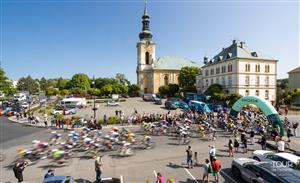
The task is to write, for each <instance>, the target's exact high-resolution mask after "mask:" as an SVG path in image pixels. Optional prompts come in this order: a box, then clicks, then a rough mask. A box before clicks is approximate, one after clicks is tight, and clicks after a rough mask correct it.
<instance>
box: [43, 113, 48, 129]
mask: <svg viewBox="0 0 300 183" xmlns="http://www.w3.org/2000/svg"><path fill="white" fill-rule="evenodd" d="M44 124H45V127H48V115H47V114H46V113H45V114H44Z"/></svg>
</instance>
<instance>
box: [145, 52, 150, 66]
mask: <svg viewBox="0 0 300 183" xmlns="http://www.w3.org/2000/svg"><path fill="white" fill-rule="evenodd" d="M145 58H146V64H150V55H149V52H146V53H145Z"/></svg>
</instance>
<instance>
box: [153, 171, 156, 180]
mask: <svg viewBox="0 0 300 183" xmlns="http://www.w3.org/2000/svg"><path fill="white" fill-rule="evenodd" d="M153 173H154V176H155V178H156V177H157V173H156V171H155V170H153Z"/></svg>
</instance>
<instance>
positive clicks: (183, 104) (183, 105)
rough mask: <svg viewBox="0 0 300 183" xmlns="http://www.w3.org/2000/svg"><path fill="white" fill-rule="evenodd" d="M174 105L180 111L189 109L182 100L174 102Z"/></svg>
mask: <svg viewBox="0 0 300 183" xmlns="http://www.w3.org/2000/svg"><path fill="white" fill-rule="evenodd" d="M175 104H176V105H177V106H178V107H179V108H181V109H189V108H190V107H189V105H188V104H187V103H185V102H184V101H182V100H179V101H177V102H175Z"/></svg>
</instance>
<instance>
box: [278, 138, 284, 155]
mask: <svg viewBox="0 0 300 183" xmlns="http://www.w3.org/2000/svg"><path fill="white" fill-rule="evenodd" d="M284 145H285V143H284V141H283V140H282V139H280V140H279V141H278V142H277V151H278V152H284Z"/></svg>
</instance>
